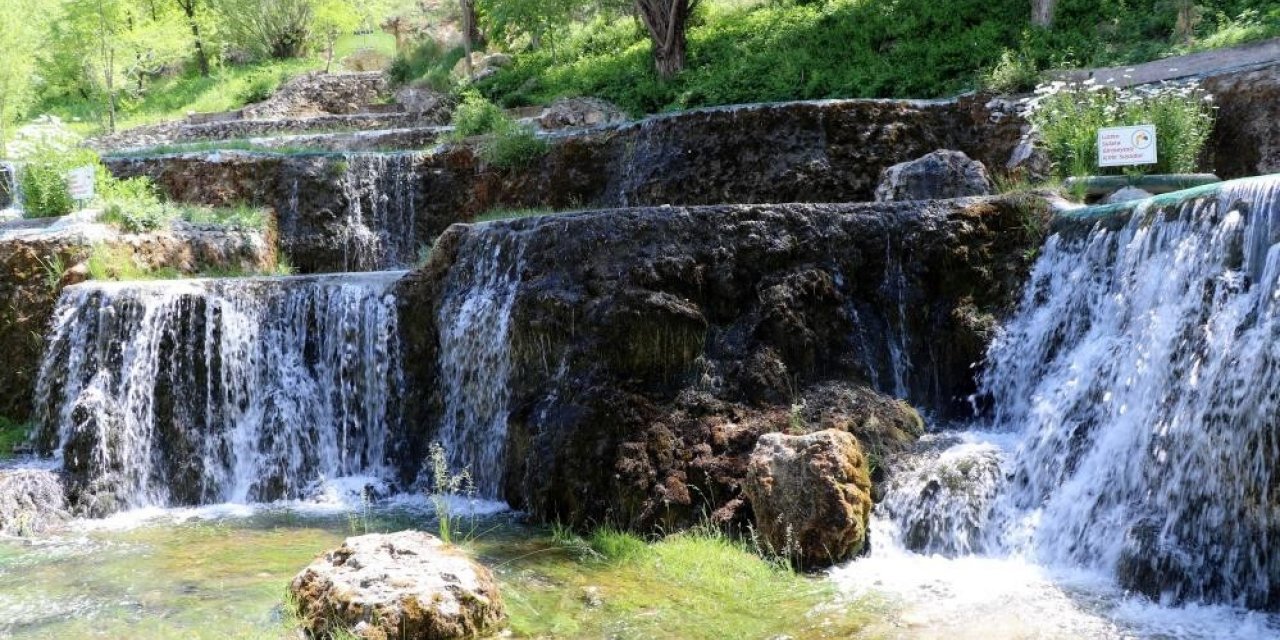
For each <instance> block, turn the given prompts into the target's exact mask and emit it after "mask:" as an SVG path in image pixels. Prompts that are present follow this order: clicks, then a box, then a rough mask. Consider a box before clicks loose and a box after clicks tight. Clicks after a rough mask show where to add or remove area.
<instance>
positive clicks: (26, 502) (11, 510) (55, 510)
mask: <svg viewBox="0 0 1280 640" xmlns="http://www.w3.org/2000/svg"><path fill="white" fill-rule="evenodd" d="M70 519H71V514H70V513H69V512H68V510H67V499H66V496H65V495H64V494H63V489H62V479H61V478H60V477H59V476H58V474H57V473H56V472H54V471H49V470H44V469H5V470H0V533H4V534H6V535H14V536H33V535H41V534H45V533H48V532H50V531H52V530H54V529H57V528H59V527H61V526H62V525H64V524H65V523H66V522H67V521H68V520H70Z"/></svg>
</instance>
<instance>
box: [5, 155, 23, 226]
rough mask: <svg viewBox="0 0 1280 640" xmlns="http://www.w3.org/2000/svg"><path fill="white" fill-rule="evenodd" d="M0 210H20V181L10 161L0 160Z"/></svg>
mask: <svg viewBox="0 0 1280 640" xmlns="http://www.w3.org/2000/svg"><path fill="white" fill-rule="evenodd" d="M0 212H17V213H19V214H20V213H21V212H22V182H21V181H20V180H19V179H18V165H16V164H14V163H12V162H0Z"/></svg>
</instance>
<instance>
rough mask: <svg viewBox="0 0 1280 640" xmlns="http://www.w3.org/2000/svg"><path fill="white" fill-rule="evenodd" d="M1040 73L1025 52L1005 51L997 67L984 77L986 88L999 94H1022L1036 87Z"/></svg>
mask: <svg viewBox="0 0 1280 640" xmlns="http://www.w3.org/2000/svg"><path fill="white" fill-rule="evenodd" d="M1039 80H1040V71H1039V69H1037V68H1036V63H1035V61H1034V60H1032V59H1031V57H1030V56H1028V55H1027V54H1026V53H1025V52H1015V51H1013V50H1012V49H1005V50H1004V53H1001V54H1000V60H999V61H998V62H996V66H994V67H992V69H991V70H990V71H988V72H987V73H986V74H984V75H983V78H982V81H983V85H984V86H985V88H987V89H989V90H991V91H996V92H999V93H1022V92H1024V91H1030V90H1032V89H1034V88H1035V87H1036V83H1037V82H1039Z"/></svg>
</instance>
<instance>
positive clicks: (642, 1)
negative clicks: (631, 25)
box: [635, 0, 697, 79]
mask: <svg viewBox="0 0 1280 640" xmlns="http://www.w3.org/2000/svg"><path fill="white" fill-rule="evenodd" d="M635 3H636V13H637V14H638V15H639V16H640V19H641V20H642V21H643V22H644V25H645V27H647V28H648V29H649V37H650V39H651V40H653V62H654V66H655V67H656V68H657V70H658V75H659V76H661V77H662V78H667V79H669V78H672V77H674V76H675V75H676V74H677V73H679V72H681V71H683V70H684V63H685V28H686V27H687V26H688V22H689V12H690V11H691V10H692V9H693V7H694V6H695V5H696V4H697V0H635Z"/></svg>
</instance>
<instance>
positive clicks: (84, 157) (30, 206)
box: [18, 139, 109, 218]
mask: <svg viewBox="0 0 1280 640" xmlns="http://www.w3.org/2000/svg"><path fill="white" fill-rule="evenodd" d="M83 166H94V167H99V165H98V156H97V154H95V153H93V152H92V151H90V150H88V149H80V148H76V147H67V146H65V145H63V144H61V143H59V142H55V141H50V140H43V139H41V140H36V141H33V142H32V143H31V144H30V145H29V151H28V153H27V155H26V157H25V158H24V160H23V165H22V169H21V170H20V171H19V173H18V180H19V182H20V183H21V184H22V196H23V208H24V209H25V211H26V215H27V216H28V217H31V218H47V217H52V216H63V215H66V214H68V213H71V211H72V210H73V209H74V208H75V206H76V203H75V201H73V200H72V199H71V192H70V191H69V190H68V187H67V177H66V176H67V172H68V171H70V170H71V169H74V168H77V167H83ZM108 175H109V174H107V173H106V171H104V170H102V169H101V168H100V167H99V170H98V172H97V176H98V185H97V186H98V187H99V189H100V188H101V187H102V186H104V185H105V184H106V182H107V181H109V177H108Z"/></svg>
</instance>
